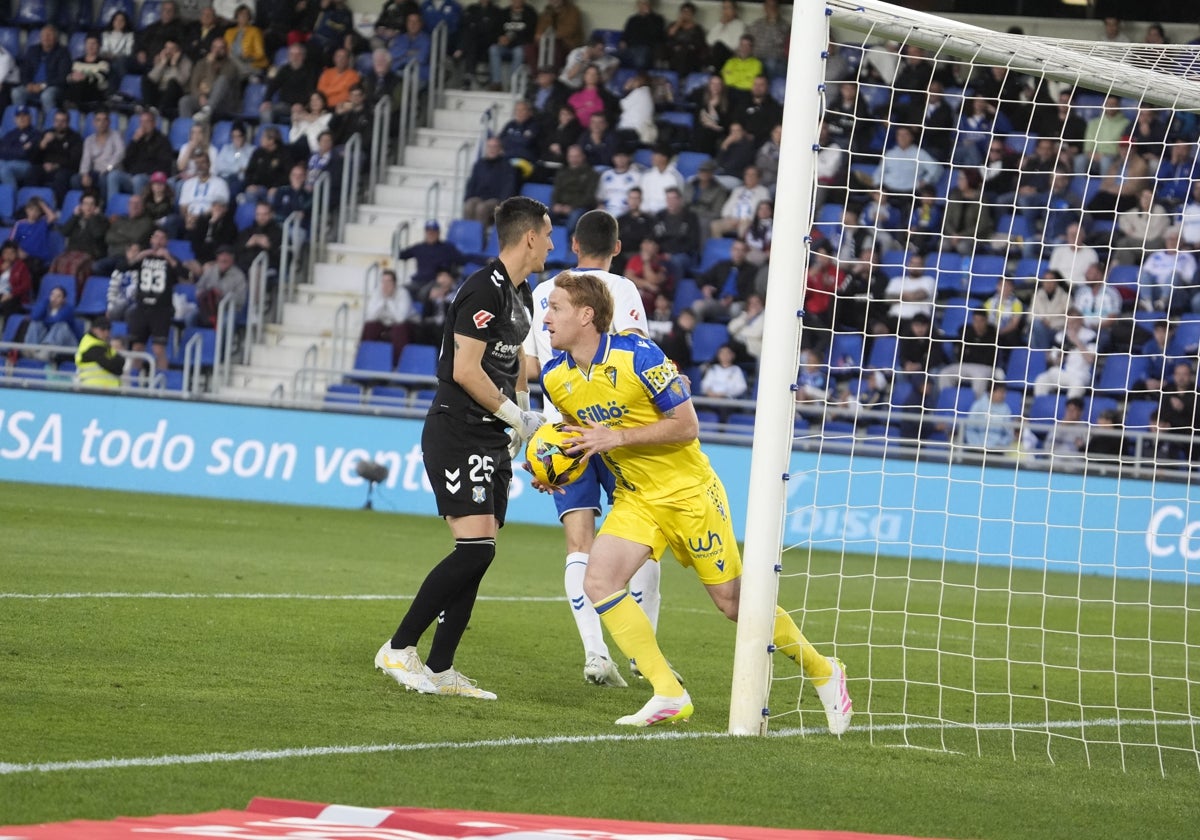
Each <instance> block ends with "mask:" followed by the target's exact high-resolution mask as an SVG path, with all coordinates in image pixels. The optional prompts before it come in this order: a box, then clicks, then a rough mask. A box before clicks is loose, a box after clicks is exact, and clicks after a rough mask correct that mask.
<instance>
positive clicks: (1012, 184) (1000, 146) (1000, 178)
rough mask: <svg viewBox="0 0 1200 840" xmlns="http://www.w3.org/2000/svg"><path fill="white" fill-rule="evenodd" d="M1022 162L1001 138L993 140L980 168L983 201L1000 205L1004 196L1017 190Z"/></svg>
mask: <svg viewBox="0 0 1200 840" xmlns="http://www.w3.org/2000/svg"><path fill="white" fill-rule="evenodd" d="M1018 166H1020V161H1019V160H1018V159H1017V156H1016V154H1015V153H1014V152H1013V151H1012V149H1010V148H1009V147H1008V144H1007V143H1006V142H1005V141H1004V139H1003V138H1001V137H994V138H992V142H991V143H990V144H989V145H988V153H987V160H985V161H984V162H983V165H982V166H980V168H979V174H980V175H982V176H983V200H984V201H987V202H990V203H992V204H998V203H999V202H1000V199H1001V197H1002V196H1006V195H1009V194H1011V193H1013V192H1015V191H1016V189H1017V176H1018V175H1019V174H1020V173H1019V172H1018Z"/></svg>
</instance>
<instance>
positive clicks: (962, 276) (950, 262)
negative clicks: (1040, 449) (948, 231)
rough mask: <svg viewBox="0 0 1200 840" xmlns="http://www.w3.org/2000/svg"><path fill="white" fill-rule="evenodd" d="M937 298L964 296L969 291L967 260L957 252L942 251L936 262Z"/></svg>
mask: <svg viewBox="0 0 1200 840" xmlns="http://www.w3.org/2000/svg"><path fill="white" fill-rule="evenodd" d="M934 268H935V273H934V281H935V282H936V284H937V285H936V288H937V296H938V297H946V296H947V295H962V294H963V293H965V292H966V290H967V269H966V258H965V257H963V255H962V254H960V253H958V252H957V251H942V252H940V253H939V254H938V255H937V260H936V261H935V262H934Z"/></svg>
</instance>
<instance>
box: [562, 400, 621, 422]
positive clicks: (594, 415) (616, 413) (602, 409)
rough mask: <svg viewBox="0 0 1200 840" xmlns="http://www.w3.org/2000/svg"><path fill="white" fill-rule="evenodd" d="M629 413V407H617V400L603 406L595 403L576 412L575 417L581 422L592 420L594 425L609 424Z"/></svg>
mask: <svg viewBox="0 0 1200 840" xmlns="http://www.w3.org/2000/svg"><path fill="white" fill-rule="evenodd" d="M628 413H629V406H627V405H617V401H616V400H610V401H609V402H607V403H605V404H604V405H601V404H599V403H593V404H592V405H589V406H587V407H586V408H581V409H579V410H578V411H576V412H575V416H576V417H578V418H579V419H580V420H585V421H586V420H591V421H592V422H593V423H607V422H608V421H610V420H620V419H621V418H622V417H624V416H625V415H626V414H628Z"/></svg>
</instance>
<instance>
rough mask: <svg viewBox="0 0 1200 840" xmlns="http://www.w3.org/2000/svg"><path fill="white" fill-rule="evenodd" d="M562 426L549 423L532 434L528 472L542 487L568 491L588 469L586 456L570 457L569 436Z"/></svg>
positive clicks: (529, 444) (527, 447) (528, 445)
mask: <svg viewBox="0 0 1200 840" xmlns="http://www.w3.org/2000/svg"><path fill="white" fill-rule="evenodd" d="M564 426H565V424H563V423H546V424H545V425H543V426H542V427H541V428H540V429H538V430H537V431H536V432H534V433H533V437H531V438H530V439H529V443H528V444H526V446H525V458H526V459H527V460H528V461H529V471H530V472H531V473H533V477H534V478H536V479H537V480H538V481H540V482H542V483H543V484H549V485H553V486H555V487H565V486H566V485H568V484H570V483H571V482H572V481H574V480H575V479H577V478H579V476H581V475H583V471H584V470H585V469H587V462H586V460H585V459H584V456H583V455H568V454H567V451H566V450H567V449H569V448H570V446H571V444H570V443H569V440H570V435H568V434H567V433H566V432H565V431H563V429H564Z"/></svg>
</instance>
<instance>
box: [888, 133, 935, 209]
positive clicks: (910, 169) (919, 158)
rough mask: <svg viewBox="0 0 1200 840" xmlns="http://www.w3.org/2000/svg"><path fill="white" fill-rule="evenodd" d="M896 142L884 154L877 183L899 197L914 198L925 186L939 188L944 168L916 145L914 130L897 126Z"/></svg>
mask: <svg viewBox="0 0 1200 840" xmlns="http://www.w3.org/2000/svg"><path fill="white" fill-rule="evenodd" d="M895 141H896V142H895V145H893V146H891V147H890V148H888V149H887V151H885V152H884V153H883V158H882V160H881V162H880V166H879V174H878V175H877V176H876V179H875V184H876V185H878V186H881V187H883V189H884V190H886V191H887V192H889V193H892V194H895V195H899V196H911V195H913V194H914V193H916V191H917V187H919V186H922V185H927V186H931V187H932V186H936V185H937V182H938V181H939V180H940V179H941V177H942V165H941V164H939V163H938V162H937V161H936V160H934V159H933V156H932V155H930V154H929V152H927V151H925V150H924V149H922V148H920V147H919V146H917V145H916V132H915V130H914V129H913V128H911V127H910V126H906V125H902V126H897V128H896V131H895Z"/></svg>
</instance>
